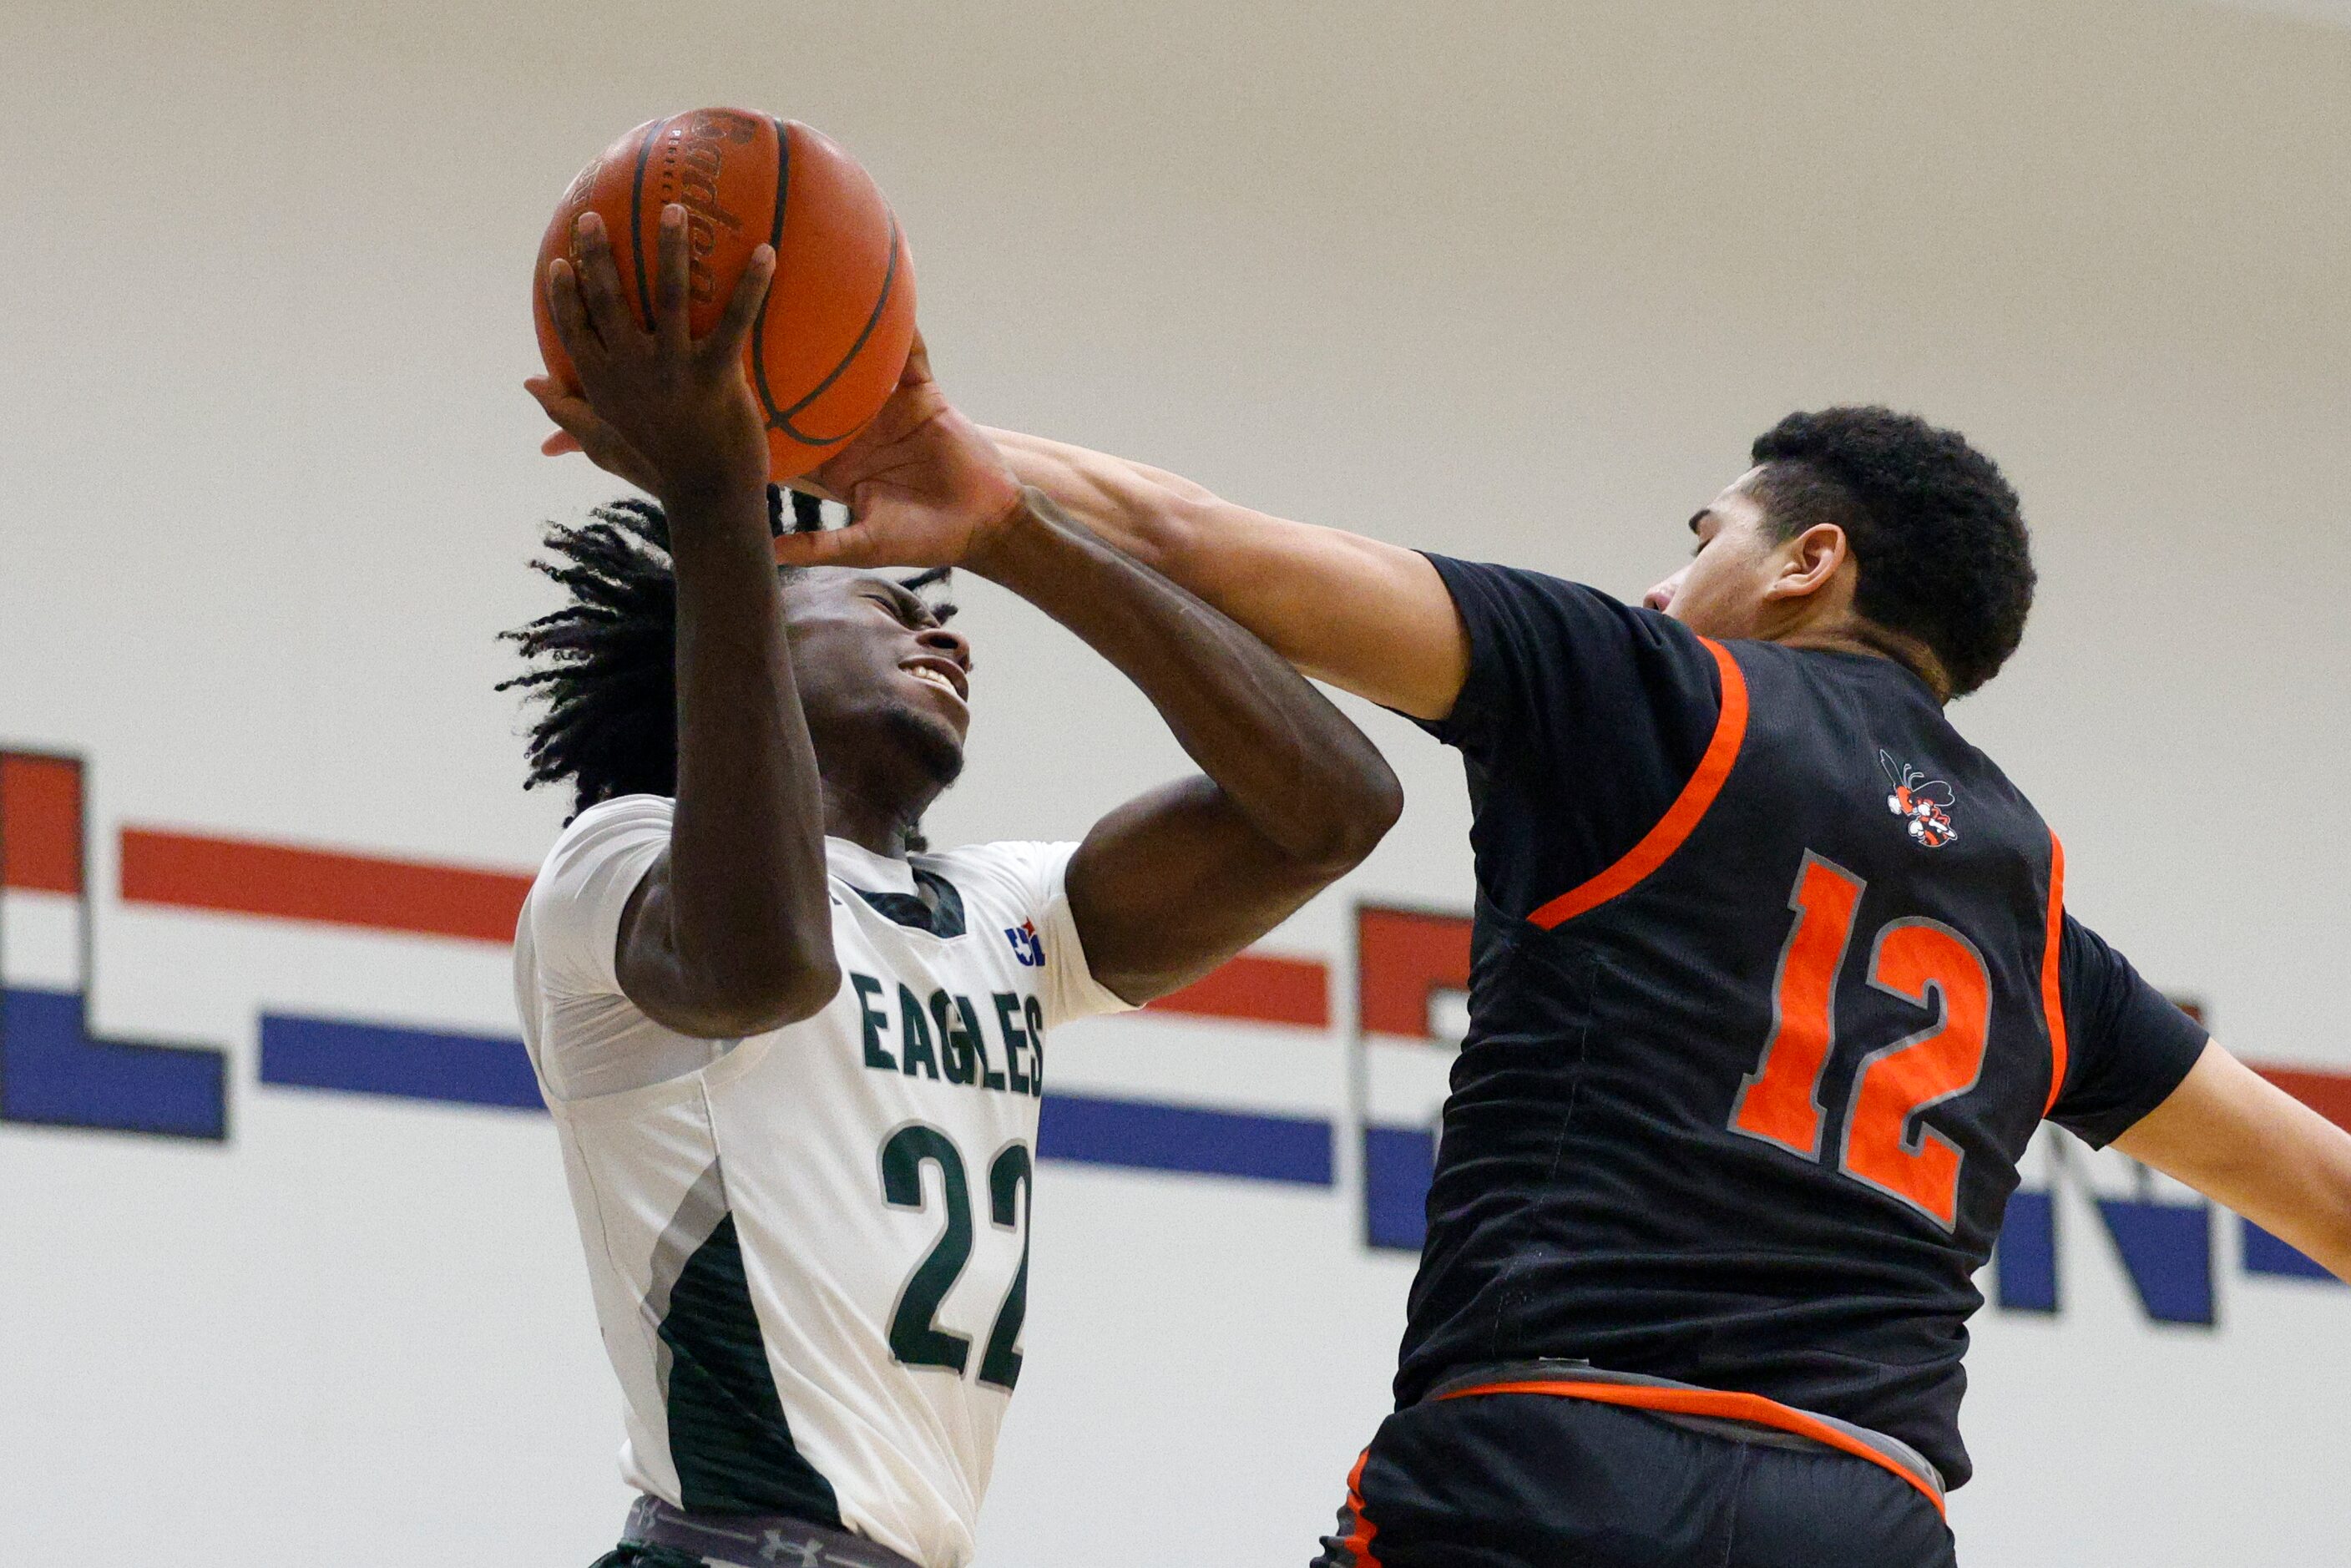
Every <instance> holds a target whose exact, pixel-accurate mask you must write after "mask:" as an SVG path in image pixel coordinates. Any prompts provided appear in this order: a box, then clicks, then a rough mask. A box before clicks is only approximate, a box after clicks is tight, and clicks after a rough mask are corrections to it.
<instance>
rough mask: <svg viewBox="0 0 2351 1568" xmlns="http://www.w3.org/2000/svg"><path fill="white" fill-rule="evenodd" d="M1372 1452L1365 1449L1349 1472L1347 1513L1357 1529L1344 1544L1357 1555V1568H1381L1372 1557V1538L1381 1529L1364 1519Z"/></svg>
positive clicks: (1349, 1532)
mask: <svg viewBox="0 0 2351 1568" xmlns="http://www.w3.org/2000/svg"><path fill="white" fill-rule="evenodd" d="M1371 1457H1372V1451H1371V1450H1370V1449H1369V1448H1365V1449H1364V1451H1363V1452H1362V1453H1360V1454H1358V1455H1356V1456H1355V1468H1354V1469H1352V1470H1349V1471H1348V1472H1347V1511H1348V1512H1349V1513H1351V1514H1353V1515H1354V1518H1355V1528H1354V1529H1353V1530H1351V1531H1348V1532H1347V1539H1346V1541H1345V1542H1343V1545H1344V1546H1345V1547H1346V1548H1347V1550H1348V1551H1350V1552H1353V1553H1354V1554H1355V1568H1380V1560H1379V1559H1378V1558H1377V1557H1374V1555H1372V1537H1373V1536H1374V1535H1377V1534H1378V1533H1379V1532H1380V1527H1379V1526H1378V1525H1376V1524H1374V1523H1373V1522H1372V1521H1370V1520H1368V1519H1366V1518H1364V1465H1365V1464H1366V1463H1367V1462H1369V1460H1370V1459H1371Z"/></svg>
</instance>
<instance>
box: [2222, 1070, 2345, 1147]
mask: <svg viewBox="0 0 2351 1568" xmlns="http://www.w3.org/2000/svg"><path fill="white" fill-rule="evenodd" d="M2246 1065H2247V1066H2249V1067H2252V1070H2253V1071H2256V1072H2258V1073H2260V1074H2261V1075H2262V1077H2264V1078H2266V1079H2268V1080H2269V1081H2270V1082H2273V1083H2274V1084H2276V1085H2277V1086H2278V1087H2279V1088H2281V1089H2283V1090H2284V1091H2285V1092H2287V1093H2289V1094H2291V1095H2293V1096H2294V1098H2295V1099H2297V1100H2299V1101H2301V1102H2302V1103H2304V1104H2305V1105H2307V1106H2309V1107H2310V1108H2311V1109H2312V1110H2314V1111H2315V1112H2317V1113H2319V1114H2320V1115H2322V1116H2324V1117H2325V1118H2326V1119H2327V1120H2328V1121H2330V1122H2332V1123H2334V1124H2335V1125H2336V1126H2338V1127H2340V1128H2342V1129H2343V1130H2344V1131H2345V1132H2346V1133H2351V1072H2319V1071H2314V1070H2312V1069H2310V1068H2307V1067H2262V1066H2259V1065H2257V1064H2255V1063H2252V1062H2248V1063H2246Z"/></svg>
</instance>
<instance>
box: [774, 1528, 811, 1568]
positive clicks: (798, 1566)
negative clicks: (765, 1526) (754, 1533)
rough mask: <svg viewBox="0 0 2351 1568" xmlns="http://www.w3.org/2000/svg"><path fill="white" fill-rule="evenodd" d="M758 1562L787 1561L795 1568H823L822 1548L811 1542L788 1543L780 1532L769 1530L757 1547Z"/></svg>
mask: <svg viewBox="0 0 2351 1568" xmlns="http://www.w3.org/2000/svg"><path fill="white" fill-rule="evenodd" d="M759 1561H761V1562H762V1563H782V1562H786V1561H789V1562H790V1563H793V1564H794V1565H795V1568H824V1548H823V1547H822V1546H821V1545H820V1544H819V1543H818V1542H813V1541H789V1540H786V1539H785V1537H784V1532H783V1531H780V1530H772V1529H771V1530H769V1531H768V1538H767V1540H766V1541H764V1542H760V1545H759Z"/></svg>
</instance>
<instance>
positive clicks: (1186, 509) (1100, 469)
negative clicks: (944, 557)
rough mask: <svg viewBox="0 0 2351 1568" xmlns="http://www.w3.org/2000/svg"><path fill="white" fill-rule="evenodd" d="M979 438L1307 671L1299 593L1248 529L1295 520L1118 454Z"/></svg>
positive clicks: (997, 435) (1128, 549)
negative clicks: (1265, 512) (1240, 502)
mask: <svg viewBox="0 0 2351 1568" xmlns="http://www.w3.org/2000/svg"><path fill="white" fill-rule="evenodd" d="M986 434H987V435H988V437H989V438H990V439H991V440H993V441H994V442H995V443H996V445H997V449H998V451H1000V452H1002V453H1003V454H1004V458H1005V462H1006V464H1007V465H1008V466H1009V467H1010V468H1011V470H1012V473H1013V476H1014V477H1015V478H1017V479H1019V481H1020V483H1022V484H1023V485H1031V486H1035V487H1037V488H1038V489H1040V490H1042V491H1043V492H1044V493H1045V494H1046V495H1048V496H1050V497H1052V499H1053V501H1054V502H1055V503H1056V504H1057V505H1059V506H1060V507H1061V508H1062V509H1063V510H1064V511H1066V512H1068V513H1069V514H1070V516H1071V517H1074V518H1075V519H1077V520H1078V521H1079V522H1081V523H1082V524H1084V525H1085V527H1086V528H1089V529H1091V530H1092V532H1094V533H1096V534H1099V535H1101V536H1102V538H1105V539H1108V540H1109V541H1110V542H1111V543H1113V544H1114V545H1116V546H1117V547H1118V548H1119V549H1121V550H1122V551H1123V552H1124V553H1126V554H1127V555H1130V556H1132V557H1134V559H1136V560H1139V561H1141V562H1142V563H1143V564H1144V565H1145V566H1147V567H1149V568H1151V569H1152V570H1154V571H1156V572H1158V573H1159V574H1160V575H1161V576H1163V577H1165V578H1166V579H1167V580H1170V581H1171V582H1174V583H1175V584H1177V585H1178V586H1179V587H1182V588H1185V589H1188V590H1189V591H1192V592H1194V593H1196V594H1197V595H1199V596H1200V597H1201V598H1202V599H1205V600H1207V601H1208V602H1209V603H1210V604H1213V605H1215V606H1216V607H1217V609H1218V610H1220V611H1222V612H1224V613H1226V614H1227V615H1229V616H1231V617H1232V618H1233V619H1234V620H1235V621H1238V622H1240V623H1241V625H1242V626H1244V627H1245V628H1247V629H1248V630H1249V632H1253V633H1255V634H1256V635H1257V636H1258V637H1259V638H1260V639H1261V640H1263V641H1264V642H1265V643H1267V644H1269V645H1270V647H1272V649H1273V650H1274V651H1275V652H1276V653H1280V654H1281V655H1282V656H1283V657H1284V658H1286V659H1289V660H1290V662H1291V663H1293V664H1301V665H1303V666H1305V667H1307V668H1309V669H1313V668H1314V667H1315V665H1314V660H1313V657H1312V655H1313V654H1314V653H1315V651H1316V649H1315V642H1314V638H1313V636H1312V630H1313V627H1312V622H1311V617H1310V616H1309V615H1308V614H1306V613H1305V612H1304V606H1303V604H1302V603H1301V601H1302V600H1303V599H1304V598H1305V597H1306V595H1303V594H1301V592H1300V591H1299V589H1300V587H1301V585H1300V584H1299V583H1297V581H1296V580H1295V578H1294V577H1292V576H1290V575H1287V574H1285V573H1283V572H1282V571H1280V570H1278V566H1279V564H1280V563H1278V562H1275V561H1273V560H1271V559H1269V558H1270V552H1269V551H1267V550H1266V549H1264V548H1263V546H1264V543H1265V540H1264V539H1263V538H1262V530H1261V528H1257V527H1252V525H1253V524H1255V525H1270V526H1273V527H1278V528H1296V527H1303V526H1304V525H1301V524H1287V523H1282V522H1281V521H1280V519H1278V518H1270V517H1262V516H1260V515H1259V514H1257V513H1253V512H1250V511H1249V510H1247V509H1246V508H1244V507H1236V506H1233V505H1232V504H1231V503H1229V502H1227V501H1223V500H1220V499H1219V498H1218V497H1217V496H1216V495H1215V494H1214V493H1212V492H1210V491H1209V490H1207V488H1205V487H1203V486H1199V485H1196V484H1194V483H1192V481H1190V480H1188V479H1184V478H1180V477H1178V476H1175V475H1173V474H1169V473H1165V472H1164V471H1162V470H1160V469H1156V468H1152V467H1148V466H1145V465H1143V464H1140V463H1134V462H1130V461H1129V460H1127V459H1126V458H1123V457H1113V456H1111V455H1108V454H1107V453H1102V452H1092V451H1088V450H1087V449H1086V448H1084V447H1082V446H1071V445H1069V444H1066V443H1063V442H1059V441H1049V440H1047V439H1046V438H1044V437H1043V436H1039V435H1024V434H1020V433H1019V432H1017V431H1008V430H990V431H987V433H986ZM1306 586H1310V587H1311V585H1306Z"/></svg>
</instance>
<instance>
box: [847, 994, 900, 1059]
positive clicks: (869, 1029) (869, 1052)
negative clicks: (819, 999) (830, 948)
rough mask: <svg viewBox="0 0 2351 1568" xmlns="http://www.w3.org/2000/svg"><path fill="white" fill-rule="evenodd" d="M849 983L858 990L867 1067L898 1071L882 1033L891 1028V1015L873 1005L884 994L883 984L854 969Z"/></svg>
mask: <svg viewBox="0 0 2351 1568" xmlns="http://www.w3.org/2000/svg"><path fill="white" fill-rule="evenodd" d="M849 983H850V984H851V985H852V986H854V987H856V988H857V1012H858V1021H859V1022H860V1023H861V1024H862V1025H863V1026H864V1029H865V1065H866V1066H868V1067H871V1068H874V1069H877V1070H878V1071H883V1072H895V1071H898V1063H897V1061H896V1059H895V1058H893V1056H891V1054H890V1053H889V1051H885V1050H883V1045H882V1031H883V1030H885V1029H888V1028H889V1027H890V1015H889V1014H888V1013H886V1012H883V1010H882V1009H880V1008H877V1007H875V1006H874V1005H873V998H876V997H878V996H880V995H881V994H882V982H881V981H879V980H877V979H875V978H874V977H872V976H871V975H861V974H858V973H857V972H856V971H855V970H853V969H852V970H851V971H850V975H849Z"/></svg>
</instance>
